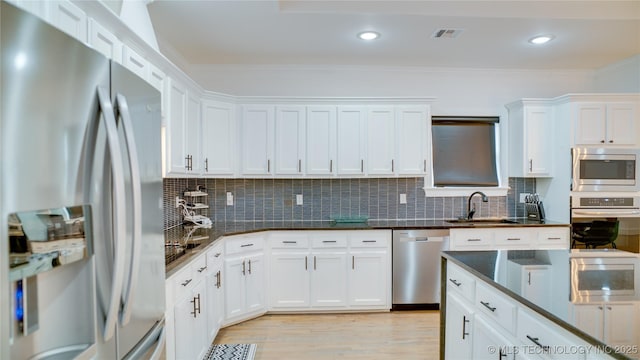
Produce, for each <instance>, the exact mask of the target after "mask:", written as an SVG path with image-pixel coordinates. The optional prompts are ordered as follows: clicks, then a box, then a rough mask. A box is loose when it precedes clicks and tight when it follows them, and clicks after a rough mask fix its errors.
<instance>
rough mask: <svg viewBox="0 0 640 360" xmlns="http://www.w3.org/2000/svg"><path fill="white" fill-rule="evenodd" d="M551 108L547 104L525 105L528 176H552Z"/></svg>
mask: <svg viewBox="0 0 640 360" xmlns="http://www.w3.org/2000/svg"><path fill="white" fill-rule="evenodd" d="M551 115H552V114H551V108H550V107H546V106H527V107H525V120H524V121H525V123H524V134H522V135H523V136H524V138H525V143H526V156H525V160H526V161H527V162H526V164H525V166H526V170H525V171H524V173H525V174H526V175H527V176H536V177H541V176H551V172H552V169H553V156H552V151H551V150H552V144H553V130H552V129H553V126H552V125H553V123H552V120H553V119H552V117H551Z"/></svg>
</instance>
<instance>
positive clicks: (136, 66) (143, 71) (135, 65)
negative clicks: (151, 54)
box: [122, 45, 149, 81]
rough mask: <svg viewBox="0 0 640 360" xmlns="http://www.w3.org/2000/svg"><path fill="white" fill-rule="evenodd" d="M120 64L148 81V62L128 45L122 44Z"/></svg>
mask: <svg viewBox="0 0 640 360" xmlns="http://www.w3.org/2000/svg"><path fill="white" fill-rule="evenodd" d="M122 65H124V67H126V68H127V69H129V70H130V71H131V72H132V73H134V74H136V75H138V76H139V77H140V78H142V79H145V80H147V81H148V78H147V73H148V71H149V69H148V68H149V62H148V61H147V59H145V58H144V57H142V55H140V54H138V53H137V52H136V51H135V50H133V49H132V48H130V47H129V46H126V45H124V46H123V51H122Z"/></svg>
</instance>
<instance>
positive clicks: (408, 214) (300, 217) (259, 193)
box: [163, 177, 535, 228]
mask: <svg viewBox="0 0 640 360" xmlns="http://www.w3.org/2000/svg"><path fill="white" fill-rule="evenodd" d="M163 183H164V225H165V228H171V227H173V226H176V225H179V224H180V223H181V222H182V219H181V214H180V212H179V209H177V208H176V207H175V204H176V200H175V199H176V196H178V197H180V198H185V197H184V195H183V193H184V191H185V190H187V189H192V190H195V189H196V187H197V186H200V187H201V188H204V189H206V190H205V191H206V192H207V194H208V196H207V197H205V198H201V199H191V198H185V200H187V201H189V202H196V201H197V202H203V203H206V202H208V205H209V209H206V210H203V211H204V213H203V214H206V215H208V216H209V217H210V218H211V219H212V220H213V221H214V223H215V222H225V221H282V220H285V221H310V220H330V219H331V218H333V217H336V216H337V217H356V216H367V217H368V218H369V219H375V220H385V219H402V220H405V219H406V220H413V219H452V218H457V217H459V216H463V215H465V214H466V212H467V197H466V196H465V197H426V196H425V193H424V191H423V190H422V188H423V186H424V178H422V177H420V178H382V179H203V178H202V179H196V178H188V179H187V178H165V179H164V181H163ZM509 187H510V190H509V192H508V194H507V196H506V197H505V196H497V197H490V198H489V202H488V203H482V202H481V201H479V198H474V202H475V203H476V204H478V205H479V206H478V207H477V210H476V216H477V217H502V216H510V217H521V216H525V210H524V206H523V204H520V203H519V194H520V193H523V192H526V193H532V192H535V179H528V178H510V179H509ZM228 192H230V193H231V194H232V195H233V205H231V206H229V205H227V193H228ZM400 194H406V198H407V203H406V204H400ZM296 195H302V205H296Z"/></svg>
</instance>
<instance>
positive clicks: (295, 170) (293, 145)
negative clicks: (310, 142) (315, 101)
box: [275, 106, 306, 175]
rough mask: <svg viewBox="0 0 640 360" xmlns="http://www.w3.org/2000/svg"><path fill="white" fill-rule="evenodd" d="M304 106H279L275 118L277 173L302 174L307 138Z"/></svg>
mask: <svg viewBox="0 0 640 360" xmlns="http://www.w3.org/2000/svg"><path fill="white" fill-rule="evenodd" d="M305 115H306V114H305V108H304V106H278V107H277V108H276V120H275V134H276V140H275V167H276V170H275V173H276V174H278V175H302V174H303V171H302V167H303V165H304V166H306V161H305V164H303V159H304V150H305V149H304V140H305V131H304V125H305Z"/></svg>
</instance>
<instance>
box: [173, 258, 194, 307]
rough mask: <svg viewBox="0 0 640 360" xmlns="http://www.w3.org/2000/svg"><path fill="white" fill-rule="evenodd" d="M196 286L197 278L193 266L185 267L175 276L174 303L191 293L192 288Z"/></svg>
mask: <svg viewBox="0 0 640 360" xmlns="http://www.w3.org/2000/svg"><path fill="white" fill-rule="evenodd" d="M194 284H195V278H194V276H193V271H192V268H191V266H185V267H184V269H182V270H180V271H179V272H177V273H176V274H175V275H173V296H174V302H177V301H178V300H179V299H181V298H183V297H184V296H185V294H190V293H191V288H192V287H193V285H194Z"/></svg>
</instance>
